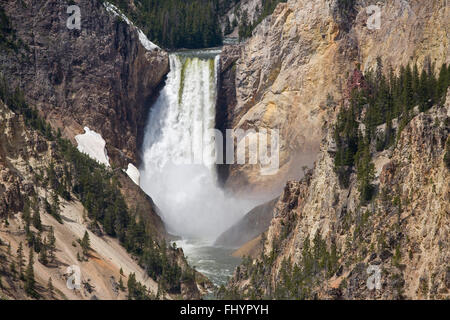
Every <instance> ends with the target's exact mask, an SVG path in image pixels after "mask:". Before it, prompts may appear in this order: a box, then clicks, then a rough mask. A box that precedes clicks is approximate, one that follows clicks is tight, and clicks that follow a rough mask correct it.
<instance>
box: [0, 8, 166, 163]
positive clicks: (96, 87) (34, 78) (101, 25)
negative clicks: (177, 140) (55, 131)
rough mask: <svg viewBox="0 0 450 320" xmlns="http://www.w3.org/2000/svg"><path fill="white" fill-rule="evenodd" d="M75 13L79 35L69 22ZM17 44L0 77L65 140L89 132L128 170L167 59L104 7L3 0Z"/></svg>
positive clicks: (2, 59) (0, 61)
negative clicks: (85, 129) (101, 139)
mask: <svg viewBox="0 0 450 320" xmlns="http://www.w3.org/2000/svg"><path fill="white" fill-rule="evenodd" d="M69 5H77V6H78V7H79V8H80V14H81V24H80V29H79V30H78V29H69V28H68V27H67V21H68V19H69V17H71V16H72V14H73V12H71V13H67V9H68V7H69ZM0 7H1V8H2V10H4V13H5V14H6V16H7V17H8V19H9V21H10V24H11V27H12V29H13V30H14V32H15V35H16V37H17V38H18V39H20V40H19V41H20V45H19V46H18V48H17V49H15V51H14V50H2V51H1V53H0V65H1V69H0V71H1V73H2V74H3V76H4V77H5V78H6V79H8V81H9V82H10V84H11V87H16V86H17V87H19V88H20V89H22V91H23V92H25V95H26V98H27V100H28V101H29V102H30V103H31V104H32V105H34V106H36V107H37V108H38V110H39V111H40V113H41V115H43V116H45V118H46V119H47V120H48V121H49V122H50V123H51V124H52V125H53V126H54V127H55V128H60V129H61V131H62V133H63V135H64V136H65V137H68V138H70V139H71V140H72V141H73V142H74V136H75V135H77V134H81V133H83V127H85V126H87V127H89V128H90V129H92V130H95V131H96V132H98V133H100V134H101V135H102V136H103V137H104V139H105V140H106V142H107V146H106V147H107V149H108V152H109V156H110V158H112V160H113V162H114V163H115V164H116V165H120V166H121V167H122V168H126V167H127V165H128V163H130V162H131V163H135V164H137V163H138V162H139V159H138V147H139V145H140V143H141V140H142V137H143V130H144V125H145V121H146V117H147V114H148V109H149V106H150V102H151V100H152V97H153V96H154V94H155V93H156V91H157V90H158V89H157V88H158V86H159V84H160V83H161V81H162V80H163V78H164V76H165V74H166V73H167V72H168V69H169V63H168V56H167V54H166V53H165V52H163V51H161V50H160V49H159V48H154V49H153V48H152V49H150V50H149V49H147V48H150V47H149V46H147V48H146V47H144V44H145V41H142V39H140V37H142V35H139V32H138V29H136V28H135V27H134V26H132V25H131V24H129V21H126V20H124V19H123V18H121V17H119V16H118V15H116V14H114V12H112V11H111V10H109V11H107V10H106V7H105V5H104V3H103V1H96V0H77V1H57V0H46V1H29V0H24V1H3V2H2V3H1V4H0Z"/></svg>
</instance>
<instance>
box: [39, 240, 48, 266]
mask: <svg viewBox="0 0 450 320" xmlns="http://www.w3.org/2000/svg"><path fill="white" fill-rule="evenodd" d="M47 249H48V244H47V238H44V241H43V243H42V246H41V251H40V252H39V261H40V262H41V263H42V264H43V265H44V266H46V265H47V264H48V255H47Z"/></svg>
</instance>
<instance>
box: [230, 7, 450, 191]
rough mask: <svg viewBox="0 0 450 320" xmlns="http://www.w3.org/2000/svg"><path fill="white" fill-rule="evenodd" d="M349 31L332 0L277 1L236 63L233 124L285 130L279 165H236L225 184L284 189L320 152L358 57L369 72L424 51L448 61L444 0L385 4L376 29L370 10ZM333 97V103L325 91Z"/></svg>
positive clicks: (419, 58) (419, 59) (419, 57)
mask: <svg viewBox="0 0 450 320" xmlns="http://www.w3.org/2000/svg"><path fill="white" fill-rule="evenodd" d="M357 10H358V14H357V16H356V18H355V20H354V21H353V23H352V25H351V28H350V30H349V31H348V32H345V31H344V30H343V28H342V27H341V26H340V25H339V23H338V22H337V19H336V17H335V16H336V14H335V13H334V12H335V11H336V10H335V9H334V8H333V7H332V5H330V3H329V2H328V1H324V0H320V1H306V0H298V1H289V2H288V3H282V4H279V5H278V7H277V8H276V9H275V11H274V13H273V15H272V16H271V17H270V18H268V19H266V20H265V21H263V22H262V23H261V24H260V25H259V26H258V27H257V28H256V30H255V31H254V34H253V36H252V37H251V38H250V39H248V40H247V42H246V43H245V44H244V45H243V47H242V50H241V54H240V58H239V60H238V61H237V63H236V79H235V87H236V98H237V103H236V106H235V109H234V110H232V113H233V119H232V125H233V127H234V128H235V129H236V128H242V129H244V130H245V129H247V128H253V129H255V130H258V129H262V128H268V129H279V130H280V142H281V146H280V170H279V171H278V172H277V174H276V175H274V176H261V175H260V172H259V169H260V166H259V165H256V166H255V165H244V166H238V165H235V166H232V168H231V172H230V176H229V178H228V180H227V186H228V187H229V188H230V189H232V190H234V191H239V190H252V191H255V192H267V193H279V192H280V191H281V188H282V186H283V185H284V183H285V182H286V180H288V179H291V178H299V177H301V176H302V170H301V167H302V166H304V165H308V166H311V165H312V163H313V161H314V159H315V157H316V155H317V152H318V150H319V144H320V140H321V138H322V132H321V128H322V126H323V124H324V123H325V122H328V121H333V119H334V117H335V112H336V107H337V106H338V105H339V104H340V102H341V96H340V92H341V90H342V88H343V86H344V84H345V83H346V80H347V77H348V73H349V72H350V71H352V70H353V69H354V68H355V66H356V64H357V63H360V64H361V68H362V69H363V70H369V69H371V68H373V67H374V66H375V64H376V58H377V57H378V56H380V57H381V58H382V59H383V62H384V65H385V66H389V65H390V66H392V67H393V68H394V70H397V69H398V68H400V66H401V65H405V64H407V63H410V62H415V63H417V64H418V66H419V68H421V66H422V65H423V63H424V60H425V58H426V57H427V56H429V57H430V58H431V61H432V62H434V63H435V64H436V67H439V66H440V65H441V64H442V63H444V62H449V61H450V60H449V54H448V53H449V46H448V39H449V37H448V30H450V27H449V21H450V19H449V18H450V17H449V10H448V8H445V6H444V4H443V3H441V2H439V1H433V2H430V3H428V2H427V3H424V2H423V1H409V2H400V1H389V2H387V3H384V4H380V10H381V25H380V27H381V28H380V29H379V30H369V29H368V27H367V21H368V19H369V15H368V14H367V13H366V8H365V7H361V6H357ZM328 96H330V97H333V99H332V102H333V103H330V100H329V99H327V97H328Z"/></svg>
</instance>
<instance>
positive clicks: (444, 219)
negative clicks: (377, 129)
mask: <svg viewBox="0 0 450 320" xmlns="http://www.w3.org/2000/svg"><path fill="white" fill-rule="evenodd" d="M449 119H450V92H449V93H448V94H447V101H446V104H445V106H444V107H438V106H435V107H433V108H432V109H430V110H429V111H427V112H425V113H419V114H418V115H416V116H415V117H414V118H413V119H412V120H411V121H410V122H409V124H408V125H407V126H406V127H405V128H404V130H403V131H402V132H401V135H400V137H399V139H398V142H397V143H396V145H395V146H394V147H392V148H391V149H389V150H386V151H383V152H375V154H374V155H373V162H374V164H375V172H376V175H375V180H374V181H373V182H374V185H375V188H376V190H378V191H377V195H376V198H375V200H374V201H372V202H371V203H370V204H364V203H362V202H361V201H360V194H359V192H358V187H357V182H356V175H355V174H352V176H351V179H350V186H349V188H347V189H343V188H342V187H341V186H340V184H339V181H338V177H337V175H336V173H335V171H334V159H333V153H332V152H330V150H332V145H333V143H334V141H333V134H332V131H333V130H330V129H327V127H325V129H324V139H323V140H322V142H321V151H320V153H319V155H318V158H317V161H316V163H315V166H314V168H313V170H311V171H309V172H308V173H307V174H306V176H305V178H303V179H302V180H301V181H292V182H290V183H288V184H287V186H286V188H285V189H284V192H283V194H282V196H281V197H280V199H279V201H278V203H277V204H276V206H275V209H274V212H273V215H274V218H273V220H272V222H271V225H270V227H269V229H268V231H267V240H266V241H265V246H264V249H263V250H264V253H265V255H266V257H267V258H265V259H266V260H264V262H263V265H264V269H261V270H260V271H258V270H259V269H258V266H259V265H260V263H261V261H260V260H257V261H256V262H253V263H251V264H247V265H245V266H241V267H240V269H239V271H237V272H236V273H235V276H234V278H233V280H232V281H231V283H230V287H231V288H239V290H241V292H247V293H248V292H251V290H252V289H254V287H255V284H257V285H259V286H260V287H259V289H260V290H263V292H264V294H268V295H274V296H276V297H283V296H284V294H285V291H284V290H285V289H286V288H287V286H288V284H286V283H284V282H283V281H285V275H286V274H292V272H297V271H298V270H310V271H308V272H310V273H303V275H306V276H305V278H304V280H302V282H300V283H299V285H300V286H301V287H298V288H297V289H295V292H296V294H299V296H300V297H303V298H321V299H330V298H331V299H434V298H436V299H446V298H448V297H449V293H450V286H449V281H448V277H449V276H448V274H449V272H448V271H449V270H448V263H449V259H450V246H449V242H448V237H449V232H450V230H449V226H450V220H449V217H450V212H449V202H450V187H449V184H448V181H449V179H450V171H449V168H447V166H446V165H445V162H444V154H445V153H446V142H447V140H448V139H450V137H449V134H450V126H449V124H450V121H449ZM327 252H328V253H327ZM311 257H315V258H316V259H317V260H313V261H315V262H313V264H312V265H311V264H309V265H308V264H307V262H306V261H311V260H308V259H312V258H311ZM324 257H326V259H328V260H321V259H324ZM320 261H322V262H320ZM323 261H327V262H326V263H325V264H323V265H322V268H323V270H326V271H324V272H322V271H320V272H317V271H316V273H314V271H311V270H317V269H314V268H318V266H320V264H321V263H323ZM287 262H289V264H290V265H291V266H293V265H295V264H297V266H298V267H299V269H297V271H293V270H294V269H289V267H287V265H288V263H287ZM308 266H309V267H310V268H312V269H307V268H308ZM369 267H370V268H369ZM287 268H288V269H287ZM319 268H320V267H319ZM255 270H256V271H255ZM267 270H270V271H269V272H267ZM374 270H378V271H379V272H380V273H379V275H380V278H379V279H380V282H379V287H376V286H375V282H372V283H373V284H374V287H372V288H371V287H370V286H369V285H368V283H369V282H370V281H371V280H370V279H369V277H370V276H371V275H373V274H374V272H375V271H374ZM304 272H306V271H304ZM327 272H328V274H327ZM245 274H253V275H254V276H253V277H254V278H255V279H257V280H256V281H252V282H251V283H252V284H251V285H250V281H249V279H248V277H245ZM261 274H262V275H261ZM258 279H262V280H261V282H258V281H260V280H258ZM261 283H262V285H261ZM291 289H292V288H291Z"/></svg>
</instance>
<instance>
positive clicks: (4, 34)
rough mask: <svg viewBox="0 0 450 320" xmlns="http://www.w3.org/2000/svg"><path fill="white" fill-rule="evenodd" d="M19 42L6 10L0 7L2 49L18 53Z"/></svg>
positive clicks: (0, 44) (0, 46)
mask: <svg viewBox="0 0 450 320" xmlns="http://www.w3.org/2000/svg"><path fill="white" fill-rule="evenodd" d="M19 45H20V43H19V40H18V39H17V37H16V33H15V32H14V30H13V28H12V25H11V21H10V20H9V18H8V16H7V15H6V13H5V10H4V9H3V8H1V7H0V49H1V50H2V51H3V50H13V51H15V52H17V50H18V48H19Z"/></svg>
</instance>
